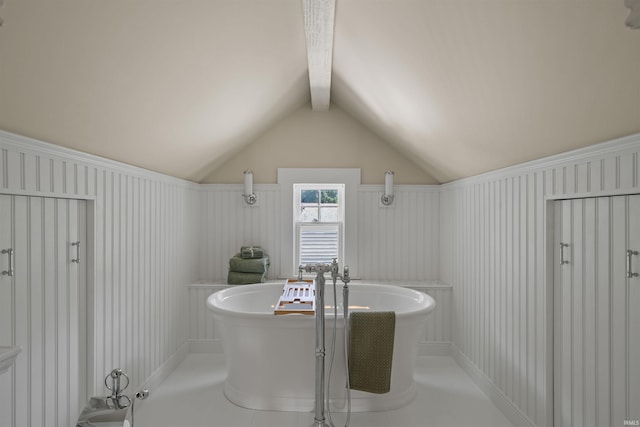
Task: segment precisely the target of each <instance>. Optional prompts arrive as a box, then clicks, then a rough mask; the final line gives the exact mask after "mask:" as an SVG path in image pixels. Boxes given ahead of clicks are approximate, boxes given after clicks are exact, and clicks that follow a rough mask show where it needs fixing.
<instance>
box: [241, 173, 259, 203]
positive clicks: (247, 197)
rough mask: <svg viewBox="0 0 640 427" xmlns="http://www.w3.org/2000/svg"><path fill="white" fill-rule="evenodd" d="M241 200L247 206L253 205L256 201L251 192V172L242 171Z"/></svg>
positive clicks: (256, 197) (256, 198)
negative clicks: (242, 189)
mask: <svg viewBox="0 0 640 427" xmlns="http://www.w3.org/2000/svg"><path fill="white" fill-rule="evenodd" d="M242 198H243V199H244V202H245V203H246V204H248V205H255V203H256V202H257V201H258V196H256V195H255V193H254V192H253V172H251V171H250V170H246V171H244V193H243V194H242Z"/></svg>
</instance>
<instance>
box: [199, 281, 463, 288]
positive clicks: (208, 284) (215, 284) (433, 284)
mask: <svg viewBox="0 0 640 427" xmlns="http://www.w3.org/2000/svg"><path fill="white" fill-rule="evenodd" d="M284 280H285V279H270V280H267V281H266V282H265V283H284ZM339 283H340V282H339ZM351 283H352V284H358V283H375V284H380V285H392V286H401V287H405V288H412V289H428V288H451V285H449V284H448V283H444V282H441V281H439V280H375V279H357V280H352V281H351ZM187 286H188V287H189V288H226V287H231V286H244V285H229V284H227V283H226V281H225V280H224V279H218V280H216V279H203V280H198V281H196V282H195V283H190V284H188V285H187Z"/></svg>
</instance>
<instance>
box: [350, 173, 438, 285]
mask: <svg viewBox="0 0 640 427" xmlns="http://www.w3.org/2000/svg"><path fill="white" fill-rule="evenodd" d="M381 194H382V193H381V188H380V187H378V186H361V188H360V191H359V196H358V198H359V206H358V215H359V221H358V240H359V241H358V263H359V269H360V274H361V277H362V278H363V279H376V280H404V281H411V280H433V279H436V278H437V277H438V266H439V263H438V259H439V253H440V252H439V249H438V226H437V224H438V221H439V217H440V212H439V209H440V208H439V200H440V198H439V194H438V191H437V188H432V187H422V186H397V187H396V189H395V200H394V202H393V205H391V206H390V207H381V206H380V195H381ZM434 224H436V225H435V226H434Z"/></svg>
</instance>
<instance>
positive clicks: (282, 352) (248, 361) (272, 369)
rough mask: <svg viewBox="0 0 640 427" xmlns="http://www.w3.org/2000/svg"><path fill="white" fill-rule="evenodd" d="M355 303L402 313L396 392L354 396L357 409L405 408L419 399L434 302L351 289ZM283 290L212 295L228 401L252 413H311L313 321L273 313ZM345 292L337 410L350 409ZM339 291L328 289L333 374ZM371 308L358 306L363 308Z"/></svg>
mask: <svg viewBox="0 0 640 427" xmlns="http://www.w3.org/2000/svg"><path fill="white" fill-rule="evenodd" d="M350 289H351V292H350V297H349V298H350V299H349V305H350V306H351V307H353V306H359V307H367V308H368V309H370V310H376V311H391V310H393V311H395V312H396V334H395V339H394V353H393V364H392V375H391V390H390V391H389V393H386V394H372V393H365V392H361V391H356V390H352V391H351V398H352V410H353V411H355V412H362V411H383V410H390V409H396V408H400V407H402V406H404V405H406V404H408V403H409V402H411V400H413V398H414V397H415V384H414V380H413V370H414V366H415V357H416V354H417V344H418V341H419V338H420V336H421V334H422V333H423V330H424V327H425V320H426V316H427V315H428V314H429V313H430V312H431V311H432V310H433V308H434V307H435V302H434V300H433V299H432V298H431V297H430V296H428V295H426V294H424V293H421V292H417V291H414V290H412V289H406V288H400V287H396V286H389V285H375V284H356V285H352V286H351V287H350ZM281 293H282V284H281V283H276V284H258V285H246V286H240V287H234V288H228V289H225V290H223V291H219V292H216V293H214V294H212V295H211V296H210V297H209V298H208V299H207V306H208V307H209V308H210V309H211V310H212V311H213V315H214V318H215V323H216V326H217V327H218V328H219V333H220V336H221V337H222V345H223V349H224V353H225V359H226V363H227V379H226V381H225V385H224V392H225V395H226V396H227V398H228V399H229V400H231V401H232V402H233V403H235V404H237V405H239V406H242V407H245V408H250V409H263V410H280V411H311V410H312V409H313V408H314V398H315V394H314V393H315V371H314V366H315V365H314V364H315V316H309V315H297V314H296V315H281V316H275V315H274V314H273V306H274V305H275V303H276V302H277V299H278V297H279V296H280V294H281ZM341 300H342V294H341V286H339V287H338V312H339V315H338V319H337V329H336V331H337V333H336V349H335V359H334V365H333V375H332V378H331V382H330V384H329V389H330V402H331V409H332V410H335V411H341V410H345V409H346V406H345V405H346V402H345V399H344V398H345V388H344V384H345V383H346V379H345V366H344V353H343V349H344V345H343V339H344V335H343V330H344V329H343V319H342V316H341V311H342V304H341ZM332 301H333V290H332V288H331V285H327V288H326V302H327V303H326V306H327V310H326V317H327V319H326V324H327V327H326V359H325V361H326V363H327V374H328V367H329V361H330V357H331V349H332V345H331V343H332V331H333V304H332ZM362 309H365V308H360V310H362Z"/></svg>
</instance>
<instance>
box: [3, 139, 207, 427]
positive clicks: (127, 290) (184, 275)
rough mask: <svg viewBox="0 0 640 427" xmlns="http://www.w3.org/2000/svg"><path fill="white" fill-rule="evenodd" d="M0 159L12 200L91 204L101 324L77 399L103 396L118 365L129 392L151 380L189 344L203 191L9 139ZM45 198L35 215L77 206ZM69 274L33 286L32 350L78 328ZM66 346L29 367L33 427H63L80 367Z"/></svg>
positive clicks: (46, 255)
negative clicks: (66, 283) (35, 385)
mask: <svg viewBox="0 0 640 427" xmlns="http://www.w3.org/2000/svg"><path fill="white" fill-rule="evenodd" d="M0 153H2V156H1V158H0V187H1V188H2V191H4V192H5V193H14V194H23V193H28V194H29V195H41V196H44V197H65V198H69V197H71V198H73V197H78V198H88V199H89V200H90V202H89V203H92V204H93V208H92V209H91V212H95V214H94V215H95V217H94V218H93V220H92V221H91V223H93V224H94V227H95V229H94V230H93V231H94V232H95V235H94V240H95V245H94V246H95V247H94V251H95V252H94V253H92V256H93V257H94V258H93V261H94V269H95V272H94V273H95V274H94V277H91V278H90V279H91V280H90V284H91V285H92V289H91V290H90V292H89V295H92V296H93V301H92V302H91V305H90V308H89V310H88V314H89V315H90V316H92V320H93V321H92V325H93V330H92V331H89V335H90V337H91V338H90V339H91V345H92V348H91V349H90V350H89V354H91V355H92V359H91V360H89V361H88V367H89V368H90V372H88V373H87V374H86V375H87V376H88V379H86V381H87V383H88V384H90V389H88V390H86V392H85V395H83V396H79V398H80V399H81V400H83V401H84V400H86V398H87V395H103V394H105V392H106V390H105V389H104V385H103V380H104V377H105V375H106V374H107V373H108V372H109V371H110V370H111V369H113V368H116V367H118V368H122V369H123V370H125V371H126V372H127V373H128V374H129V375H130V376H131V378H132V385H131V387H134V388H135V387H137V386H138V385H140V383H142V382H145V381H147V380H149V379H150V378H151V377H152V376H153V374H154V373H155V372H157V371H158V370H159V369H160V368H161V367H162V365H163V364H165V363H166V362H167V361H169V359H170V358H171V357H172V356H173V355H174V354H176V353H177V352H178V350H179V349H180V348H181V347H182V346H183V345H185V344H186V340H187V337H188V327H189V324H188V321H185V320H184V319H185V318H188V314H187V310H188V306H187V291H186V284H187V283H193V282H194V281H196V280H197V279H198V278H199V274H198V264H199V262H198V261H199V260H198V258H197V251H198V250H199V244H198V240H199V231H198V226H199V225H200V214H199V212H198V211H199V208H200V206H199V203H200V196H199V192H198V187H197V185H194V184H191V183H188V182H185V181H181V180H178V179H174V178H170V177H166V176H163V175H161V174H157V173H153V172H148V171H144V170H142V169H139V168H135V167H130V166H127V165H123V164H120V163H117V162H111V161H108V160H105V159H101V158H97V157H94V156H90V155H85V154H82V153H78V152H74V151H72V150H67V149H64V148H60V147H55V146H51V145H49V144H45V143H42V142H38V141H34V140H31V139H28V138H23V137H19V136H16V135H12V134H8V133H5V132H0ZM42 200H43V201H42V202H37V201H34V202H32V203H31V204H30V209H45V206H48V205H47V204H48V203H54V204H55V203H58V206H59V207H60V206H64V205H63V204H64V203H66V204H69V203H72V202H71V201H69V200H63V201H62V202H51V201H52V200H54V199H46V200H47V201H44V200H45V199H42ZM49 200H51V201H49ZM55 200H60V199H55ZM59 218H60V214H58V215H57V216H56V215H52V216H51V217H50V218H46V219H45V222H44V223H43V224H39V223H36V224H31V225H30V226H31V227H36V228H37V227H48V226H49V225H48V224H49V223H51V225H53V224H55V223H56V219H59ZM58 225H63V224H58ZM61 245H62V239H61V238H58V239H57V240H55V239H54V241H53V242H51V243H50V242H49V241H48V240H47V241H34V242H31V245H30V247H32V248H34V247H35V248H38V247H41V248H45V250H44V251H42V250H35V251H32V253H30V256H29V257H30V260H31V262H38V260H42V262H49V261H48V259H49V260H50V259H54V258H53V257H54V255H55V254H56V253H60V254H61V253H62V252H61V251H62V248H63V246H61ZM67 249H68V248H67ZM64 255H65V256H66V255H69V251H68V250H65V251H64ZM64 274H65V272H64V271H62V270H59V271H57V272H56V273H54V274H52V275H42V277H38V275H37V274H35V275H34V277H33V278H32V283H33V285H32V286H31V289H30V293H29V300H30V303H31V307H33V310H34V313H32V314H33V316H32V319H35V320H31V322H32V323H33V325H32V328H31V336H30V340H29V343H28V345H36V344H38V345H39V344H40V343H45V344H46V343H49V341H50V340H51V338H50V336H51V334H52V332H53V331H55V328H57V327H71V326H72V324H71V321H70V320H69V319H68V318H67V317H65V316H66V314H65V311H66V308H65V307H70V304H71V303H70V302H69V301H70V298H72V297H73V294H72V293H67V291H64V290H61V289H60V288H59V287H58V285H57V283H59V282H60V280H61V279H62V276H63V275H64ZM48 299H52V300H54V301H58V302H59V303H60V304H62V305H61V306H60V308H57V309H54V308H53V307H52V306H49V305H48V304H45V301H47V300H48ZM65 304H66V305H65ZM67 344H68V343H65V345H64V346H63V347H58V349H57V350H55V351H54V352H53V353H51V354H49V353H47V355H46V358H44V359H41V360H40V359H34V360H31V361H30V362H29V365H30V368H31V375H32V376H36V377H42V378H43V379H44V381H45V387H44V389H42V390H23V391H21V392H20V393H28V398H27V399H25V400H26V401H28V402H30V405H31V406H32V411H31V413H32V414H34V415H32V418H33V420H32V421H30V422H31V423H32V425H42V426H45V425H47V426H48V425H56V424H55V421H51V420H55V419H56V418H55V417H56V412H57V413H61V411H62V406H63V402H62V401H61V400H60V398H58V399H57V400H56V395H57V394H58V392H60V391H61V390H62V389H63V388H65V387H66V388H68V386H67V384H66V383H65V382H64V380H63V378H62V376H64V375H67V374H70V373H71V371H72V370H73V369H77V366H74V365H73V364H69V363H68V362H67V360H69V359H68V357H72V355H70V354H67V352H66V350H64V348H67ZM34 357H35V356H34ZM63 359H64V363H66V364H67V365H64V364H63V365H61V367H60V371H59V373H57V374H52V373H50V372H52V371H50V370H47V371H45V368H46V367H49V365H51V366H54V365H55V364H56V363H57V364H60V363H62V360H63ZM71 360H73V359H71ZM56 384H58V385H56ZM77 415H78V414H77V413H76V414H70V415H69V420H70V421H69V422H67V420H65V421H64V422H62V423H60V424H59V425H65V426H66V425H69V423H71V422H72V421H75V419H76V418H77ZM74 417H75V418H74ZM45 420H48V421H45ZM18 425H29V424H27V423H24V424H21V423H19V424H18Z"/></svg>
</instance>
